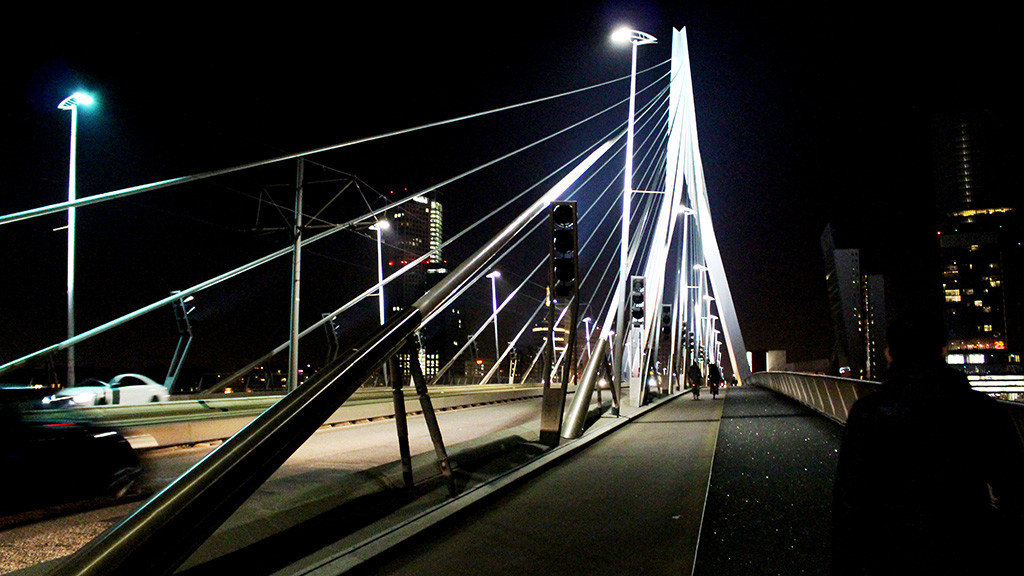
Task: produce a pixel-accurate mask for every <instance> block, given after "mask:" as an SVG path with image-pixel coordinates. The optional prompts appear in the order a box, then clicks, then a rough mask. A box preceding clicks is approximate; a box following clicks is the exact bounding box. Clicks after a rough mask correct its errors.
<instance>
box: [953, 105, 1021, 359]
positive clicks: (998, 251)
mask: <svg viewBox="0 0 1024 576" xmlns="http://www.w3.org/2000/svg"><path fill="white" fill-rule="evenodd" d="M936 126H937V128H939V129H938V130H937V131H936V136H937V138H936V140H935V142H936V162H935V166H936V168H937V180H936V184H937V191H938V195H937V200H938V201H937V205H938V207H939V211H940V213H939V229H938V242H939V250H940V258H941V263H942V289H943V296H944V301H945V306H944V320H945V324H946V330H947V337H948V348H949V352H950V355H949V357H948V359H949V362H950V364H956V365H958V366H959V367H961V368H962V369H963V370H964V371H965V372H967V373H968V374H1014V373H1017V374H1019V373H1020V372H1021V364H1020V350H1021V332H1020V294H1021V293H1022V292H1021V284H1020V279H1021V277H1020V264H1021V246H1020V230H1019V226H1018V220H1017V219H1018V215H1017V211H1016V209H1015V208H1014V207H1013V206H1011V205H1009V204H1008V202H1007V200H1008V199H1009V195H1008V194H1007V193H1006V191H1005V190H1004V187H1005V185H1006V184H1005V183H1003V182H1000V180H999V178H998V177H996V176H995V175H994V173H995V172H996V169H995V167H994V164H993V163H992V162H991V157H990V156H989V154H991V153H992V150H991V149H990V148H989V142H990V141H989V140H988V139H987V133H986V130H987V129H988V128H989V127H990V125H989V124H987V123H986V122H984V121H983V119H982V118H979V117H977V116H973V115H967V114H964V115H959V116H956V117H948V118H946V119H944V120H943V121H941V122H939V123H937V125H936ZM1014 295H1016V296H1014Z"/></svg>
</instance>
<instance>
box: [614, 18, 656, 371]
mask: <svg viewBox="0 0 1024 576" xmlns="http://www.w3.org/2000/svg"><path fill="white" fill-rule="evenodd" d="M612 40H613V41H615V42H629V43H630V44H631V45H632V60H631V67H630V76H629V118H628V123H627V126H628V129H627V130H626V170H625V174H624V176H623V178H624V183H623V190H622V244H621V246H620V247H619V298H620V299H621V302H622V306H620V307H619V314H618V318H616V321H615V332H616V341H615V342H616V344H615V350H614V354H613V361H612V363H613V364H614V366H613V372H614V373H615V374H614V379H613V380H614V382H616V383H617V382H618V381H619V378H621V375H622V349H623V346H624V344H625V339H624V334H625V333H626V330H625V328H626V314H627V313H628V312H627V311H626V301H627V299H628V297H629V293H628V290H629V287H628V285H627V284H628V278H629V219H630V195H631V194H632V193H633V125H634V118H633V117H634V115H635V112H636V47H637V46H639V45H641V44H653V43H655V42H657V39H656V38H655V37H654V36H651V35H650V34H647V33H646V32H640V31H639V30H633V29H631V28H619V29H618V30H616V31H615V32H614V33H613V34H612Z"/></svg>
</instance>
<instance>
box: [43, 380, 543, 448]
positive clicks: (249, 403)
mask: <svg viewBox="0 0 1024 576" xmlns="http://www.w3.org/2000/svg"><path fill="white" fill-rule="evenodd" d="M542 393H543V389H542V388H540V387H525V388H516V387H512V386H509V385H504V384H502V385H487V386H480V385H477V386H451V387H448V386H438V387H435V388H433V389H431V397H432V398H433V405H434V408H435V409H436V410H452V409H455V408H464V407H469V406H476V405H482V404H494V403H498V402H511V401H515V400H526V399H530V398H540V397H541V396H542ZM405 397H406V398H408V400H406V401H405V410H406V413H407V414H416V413H419V412H420V411H421V410H422V408H421V406H420V403H419V401H418V400H417V399H416V396H415V391H414V390H412V389H408V390H406V395H405ZM280 399H281V396H280V395H275V396H250V397H239V398H204V399H201V400H178V401H172V402H162V403H155V404H142V405H135V406H84V407H77V408H68V409H59V410H56V409H55V410H39V411H36V412H32V413H28V414H26V416H25V418H26V419H27V420H53V419H54V418H58V419H63V420H69V421H83V420H84V421H88V422H90V423H93V424H98V425H102V426H105V427H108V428H113V429H116V430H118V431H119V432H120V433H121V435H122V436H124V437H125V439H126V440H128V442H129V444H131V446H132V448H135V449H136V450H147V449H155V448H165V447H171V446H185V445H191V444H201V443H204V442H215V441H219V440H225V439H227V438H230V437H231V436H233V435H234V434H235V433H236V432H238V431H239V430H241V429H242V427H244V426H245V425H246V424H248V423H249V422H252V420H253V419H254V418H256V417H257V416H259V415H260V414H262V413H263V412H265V411H266V410H267V409H268V408H270V407H271V406H273V405H274V404H276V403H277V402H278V401H279V400H280ZM394 416H395V409H394V402H393V401H392V392H391V390H390V389H380V390H377V389H370V390H362V391H359V392H356V393H355V394H353V395H352V398H351V399H350V401H349V402H346V403H345V404H344V405H342V406H341V407H340V408H338V410H336V411H335V412H334V414H332V415H331V417H330V418H328V419H327V420H326V421H325V422H324V426H336V425H339V424H346V423H351V422H362V421H368V420H378V419H381V418H393V417H394Z"/></svg>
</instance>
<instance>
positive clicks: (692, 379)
mask: <svg viewBox="0 0 1024 576" xmlns="http://www.w3.org/2000/svg"><path fill="white" fill-rule="evenodd" d="M703 379H704V375H703V374H701V373H700V366H697V364H696V363H693V364H690V368H689V370H687V371H686V381H687V382H688V383H689V384H690V386H691V387H692V388H693V399H694V400H699V399H700V387H701V386H702V385H703V384H702V382H701V381H702V380H703Z"/></svg>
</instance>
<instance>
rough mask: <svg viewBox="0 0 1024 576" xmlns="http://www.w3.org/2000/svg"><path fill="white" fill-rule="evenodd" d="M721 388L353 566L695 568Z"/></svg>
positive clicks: (591, 570) (567, 570)
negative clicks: (367, 560) (714, 396)
mask: <svg viewBox="0 0 1024 576" xmlns="http://www.w3.org/2000/svg"><path fill="white" fill-rule="evenodd" d="M729 393H731V391H730V392H729ZM723 397H724V395H720V396H719V398H718V399H717V400H712V399H711V397H710V395H709V394H708V393H707V392H705V394H704V395H703V396H702V397H701V399H700V400H693V399H692V398H691V397H690V396H689V395H684V396H679V397H676V398H675V399H672V400H669V401H667V402H665V403H664V405H662V406H660V407H658V408H656V409H654V410H650V411H649V412H646V413H645V414H643V415H639V416H637V417H636V418H635V419H634V420H633V421H632V422H630V423H629V424H627V425H625V426H622V427H621V428H619V429H617V430H615V431H614V432H612V433H610V434H609V435H608V436H606V437H604V438H602V439H601V440H600V441H598V442H595V443H593V444H592V445H590V446H588V447H587V448H586V449H584V450H582V451H580V452H579V453H577V454H575V455H573V456H571V457H569V458H567V459H565V460H564V461H561V462H559V464H558V465H557V466H555V467H552V468H550V469H546V470H544V471H543V473H541V474H537V475H535V476H532V477H530V478H527V479H525V480H523V481H521V482H519V483H518V484H517V485H516V486H515V487H514V488H512V489H510V490H508V491H507V492H505V493H502V494H500V495H497V496H495V497H494V498H493V499H491V500H489V501H487V502H485V503H483V504H481V505H479V506H477V507H474V508H472V509H469V510H466V511H464V512H463V513H462V514H459V515H457V516H453V517H451V518H449V520H448V521H447V522H445V523H443V524H440V525H438V526H435V527H434V528H433V529H431V530H430V531H428V532H427V533H426V534H424V535H422V536H419V537H417V538H415V539H413V540H412V541H410V542H408V543H407V544H405V545H403V546H401V547H399V548H397V549H394V550H390V551H389V552H388V553H387V554H386V555H385V556H384V557H382V558H381V559H378V560H375V561H373V562H372V563H369V564H366V565H364V566H362V567H360V568H358V569H357V570H356V572H354V573H357V574H435V575H438V574H442V575H443V574H459V575H467V574H488V575H504V574H508V575H517V576H518V575H522V574H556V575H557V574H566V575H573V576H579V575H582V574H590V575H593V574H690V573H691V571H692V568H693V566H692V564H693V558H694V555H695V552H696V549H697V543H698V537H699V534H700V525H701V510H702V509H703V507H704V501H705V496H706V493H707V486H708V478H709V475H710V473H711V464H712V459H713V455H714V453H715V442H716V439H717V437H718V428H719V420H720V418H721V414H722V406H723Z"/></svg>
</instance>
